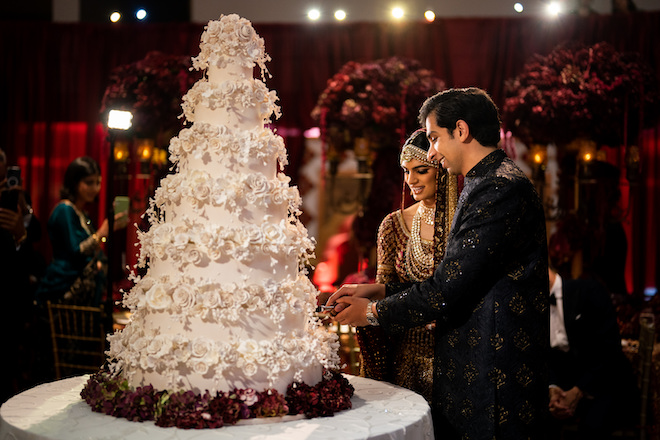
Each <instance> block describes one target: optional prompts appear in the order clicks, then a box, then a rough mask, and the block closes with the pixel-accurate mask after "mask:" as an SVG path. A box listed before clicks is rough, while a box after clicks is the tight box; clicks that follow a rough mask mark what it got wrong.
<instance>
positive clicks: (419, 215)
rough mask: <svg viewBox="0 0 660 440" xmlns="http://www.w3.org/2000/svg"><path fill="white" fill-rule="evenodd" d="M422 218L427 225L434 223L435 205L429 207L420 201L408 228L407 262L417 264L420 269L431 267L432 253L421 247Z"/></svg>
mask: <svg viewBox="0 0 660 440" xmlns="http://www.w3.org/2000/svg"><path fill="white" fill-rule="evenodd" d="M422 219H424V222H426V223H427V224H429V225H432V224H433V223H434V220H435V205H434V206H433V207H431V208H429V207H427V206H425V205H424V203H423V202H420V204H419V207H418V208H417V211H416V212H415V215H414V216H413V220H412V227H411V228H410V241H409V243H408V252H407V253H408V255H407V257H408V259H409V260H408V263H409V264H414V265H417V266H418V268H420V269H421V268H431V267H433V253H432V252H431V253H428V252H424V248H423V247H422ZM429 220H430V221H429Z"/></svg>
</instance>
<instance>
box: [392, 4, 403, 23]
mask: <svg viewBox="0 0 660 440" xmlns="http://www.w3.org/2000/svg"><path fill="white" fill-rule="evenodd" d="M404 15H405V14H404V12H403V9H401V8H400V7H398V6H397V7H395V8H392V17H394V18H396V19H397V20H401V19H402V18H403V16H404Z"/></svg>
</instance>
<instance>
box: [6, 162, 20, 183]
mask: <svg viewBox="0 0 660 440" xmlns="http://www.w3.org/2000/svg"><path fill="white" fill-rule="evenodd" d="M15 186H21V167H17V166H11V167H7V187H9V188H13V187H15Z"/></svg>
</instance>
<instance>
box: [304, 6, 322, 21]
mask: <svg viewBox="0 0 660 440" xmlns="http://www.w3.org/2000/svg"><path fill="white" fill-rule="evenodd" d="M307 18H309V19H310V20H312V21H316V20H318V19H319V18H321V11H319V10H318V9H310V10H309V12H307Z"/></svg>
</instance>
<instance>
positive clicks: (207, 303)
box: [202, 290, 220, 309]
mask: <svg viewBox="0 0 660 440" xmlns="http://www.w3.org/2000/svg"><path fill="white" fill-rule="evenodd" d="M202 304H204V307H206V308H207V309H215V308H216V307H218V306H219V305H220V295H219V294H218V292H217V291H216V290H212V291H209V292H206V293H205V294H204V296H203V297H202Z"/></svg>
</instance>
